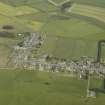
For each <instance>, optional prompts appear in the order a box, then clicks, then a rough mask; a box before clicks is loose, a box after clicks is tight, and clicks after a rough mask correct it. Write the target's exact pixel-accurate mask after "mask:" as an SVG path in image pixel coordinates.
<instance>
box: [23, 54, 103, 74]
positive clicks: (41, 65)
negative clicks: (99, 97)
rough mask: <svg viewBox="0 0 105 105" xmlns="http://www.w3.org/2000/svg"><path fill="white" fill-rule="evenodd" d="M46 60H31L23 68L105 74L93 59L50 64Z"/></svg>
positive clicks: (101, 65) (82, 58) (57, 61)
mask: <svg viewBox="0 0 105 105" xmlns="http://www.w3.org/2000/svg"><path fill="white" fill-rule="evenodd" d="M46 58H47V57H45V56H44V57H41V58H38V59H31V60H29V61H27V62H26V63H25V65H24V68H27V69H30V70H39V71H52V72H72V73H81V74H86V73H88V72H89V73H91V74H93V73H96V74H102V75H104V74H105V65H104V64H100V63H96V62H94V61H95V60H94V58H89V57H81V59H79V60H71V61H70V60H69V61H67V60H60V59H57V60H55V62H54V61H53V62H52V60H49V61H48V60H47V59H46Z"/></svg>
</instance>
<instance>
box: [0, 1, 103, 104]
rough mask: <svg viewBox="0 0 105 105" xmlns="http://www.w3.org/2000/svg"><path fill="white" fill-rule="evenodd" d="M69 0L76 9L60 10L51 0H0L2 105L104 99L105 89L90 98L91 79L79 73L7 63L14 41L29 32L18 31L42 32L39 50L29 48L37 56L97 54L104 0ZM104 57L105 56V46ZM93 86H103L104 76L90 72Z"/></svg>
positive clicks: (77, 57)
mask: <svg viewBox="0 0 105 105" xmlns="http://www.w3.org/2000/svg"><path fill="white" fill-rule="evenodd" d="M54 1H55V2H57V3H60V2H61V1H64V0H54ZM71 1H73V5H72V8H70V9H69V10H68V12H67V13H62V12H60V10H59V8H57V7H55V6H53V5H51V4H50V3H49V2H48V1H47V0H0V105H99V104H100V105H104V104H105V103H104V99H105V94H101V93H97V94H96V97H97V98H94V99H93V98H86V89H87V80H80V79H79V77H78V74H77V75H73V76H72V75H71V74H69V73H67V72H66V73H62V72H59V73H56V72H39V71H38V70H35V71H33V70H32V71H30V70H28V71H26V70H23V69H15V70H14V69H13V68H12V66H13V64H11V67H10V66H9V67H10V68H11V69H10V68H7V67H8V63H10V60H11V56H12V53H13V48H14V46H16V45H19V43H22V42H23V40H24V38H25V37H26V36H27V35H26V36H25V35H24V36H18V35H19V34H20V35H21V33H27V32H29V33H31V32H38V33H39V34H41V35H42V37H44V40H43V44H42V45H41V46H40V47H39V48H38V51H37V52H36V51H34V50H33V51H32V52H31V53H32V55H33V56H35V57H40V56H43V55H51V56H52V57H54V58H58V59H63V60H64V59H66V60H68V61H69V60H78V59H79V58H81V57H83V56H87V57H93V58H95V59H96V57H97V42H98V41H100V40H105V0H71ZM8 26H9V27H10V29H6V28H5V27H8ZM35 50H36V49H35ZM102 57H103V59H104V60H105V47H104V46H103V50H102ZM5 67H6V68H7V69H3V68H5ZM1 68H2V69H1ZM91 88H102V80H101V79H99V78H98V77H97V76H94V77H91Z"/></svg>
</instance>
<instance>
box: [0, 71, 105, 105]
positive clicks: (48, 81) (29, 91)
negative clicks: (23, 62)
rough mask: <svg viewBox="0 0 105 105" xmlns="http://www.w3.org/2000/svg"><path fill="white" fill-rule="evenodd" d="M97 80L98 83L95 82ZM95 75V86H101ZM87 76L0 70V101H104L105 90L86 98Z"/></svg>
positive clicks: (77, 104) (13, 104) (29, 104)
mask: <svg viewBox="0 0 105 105" xmlns="http://www.w3.org/2000/svg"><path fill="white" fill-rule="evenodd" d="M96 83H97V86H96V85H95V84H96ZM101 85H102V84H101V81H99V80H97V79H94V84H92V86H93V87H94V86H96V87H101ZM86 86H87V81H86V80H78V79H77V78H73V77H69V76H67V77H66V76H64V75H63V74H60V73H58V74H55V73H46V72H37V71H21V70H20V71H12V70H9V71H8V70H0V104H1V105H49V104H50V105H59V104H60V105H65V104H66V105H81V104H82V105H99V104H100V105H104V98H105V94H99V93H98V94H97V98H96V99H94V98H86Z"/></svg>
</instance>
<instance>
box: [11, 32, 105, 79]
mask: <svg viewBox="0 0 105 105" xmlns="http://www.w3.org/2000/svg"><path fill="white" fill-rule="evenodd" d="M43 43H44V38H42V37H41V36H40V35H39V34H38V33H31V36H28V37H25V39H24V41H23V44H22V45H21V46H19V45H17V46H15V47H14V51H13V54H12V60H11V61H12V64H13V65H14V67H15V68H22V69H26V70H39V71H47V72H67V73H72V74H73V73H74V74H79V75H80V78H81V79H82V78H87V76H88V74H94V73H95V74H97V75H99V76H104V74H105V71H104V70H105V65H104V64H101V63H97V62H96V61H95V58H92V57H87V56H83V57H81V58H80V59H79V60H67V59H61V58H57V57H54V56H52V55H48V54H45V55H41V56H40V57H36V58H34V57H31V58H29V55H30V54H31V51H32V50H33V49H35V50H36V51H37V50H38V49H39V48H40V46H41V45H42V44H43Z"/></svg>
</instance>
